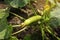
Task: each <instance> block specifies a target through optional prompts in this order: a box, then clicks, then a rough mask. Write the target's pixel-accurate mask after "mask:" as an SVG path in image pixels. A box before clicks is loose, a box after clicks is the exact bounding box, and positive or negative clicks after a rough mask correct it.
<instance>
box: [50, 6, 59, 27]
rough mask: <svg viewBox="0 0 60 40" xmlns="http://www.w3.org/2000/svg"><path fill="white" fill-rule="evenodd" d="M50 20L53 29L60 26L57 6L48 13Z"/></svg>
mask: <svg viewBox="0 0 60 40" xmlns="http://www.w3.org/2000/svg"><path fill="white" fill-rule="evenodd" d="M50 18H51V20H50V22H51V23H50V24H51V26H53V27H58V26H60V7H58V6H57V7H56V8H54V9H53V10H52V11H51V12H50Z"/></svg>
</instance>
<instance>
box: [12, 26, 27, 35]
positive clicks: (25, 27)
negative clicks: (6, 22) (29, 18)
mask: <svg viewBox="0 0 60 40" xmlns="http://www.w3.org/2000/svg"><path fill="white" fill-rule="evenodd" d="M25 29H27V27H24V28H23V29H21V30H19V31H17V32H15V33H13V34H12V35H15V34H18V33H20V32H22V31H24V30H25Z"/></svg>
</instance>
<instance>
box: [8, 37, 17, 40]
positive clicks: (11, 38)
mask: <svg viewBox="0 0 60 40" xmlns="http://www.w3.org/2000/svg"><path fill="white" fill-rule="evenodd" d="M8 40H18V39H17V37H15V36H11V37H10V39H8Z"/></svg>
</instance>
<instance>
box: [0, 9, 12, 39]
mask: <svg viewBox="0 0 60 40" xmlns="http://www.w3.org/2000/svg"><path fill="white" fill-rule="evenodd" d="M8 15H9V13H8V9H7V8H6V9H0V39H6V38H8V37H9V36H10V35H11V32H12V27H11V26H10V25H8V22H7V17H8Z"/></svg>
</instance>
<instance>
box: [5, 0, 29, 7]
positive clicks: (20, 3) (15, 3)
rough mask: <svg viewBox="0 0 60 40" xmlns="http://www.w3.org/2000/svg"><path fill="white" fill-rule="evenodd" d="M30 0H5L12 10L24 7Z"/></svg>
mask: <svg viewBox="0 0 60 40" xmlns="http://www.w3.org/2000/svg"><path fill="white" fill-rule="evenodd" d="M29 1H30V0H5V2H6V3H7V4H9V5H10V6H12V7H14V8H18V7H24V6H25V5H26V4H27V3H29Z"/></svg>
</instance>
